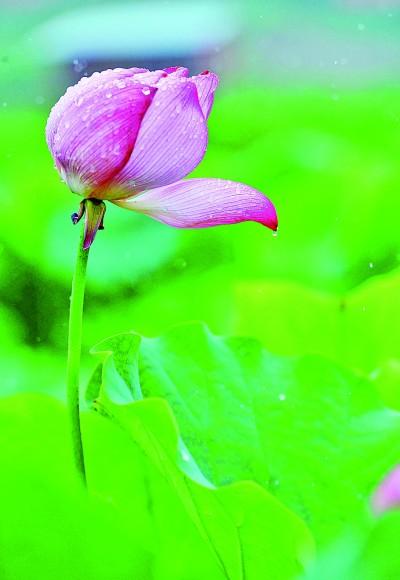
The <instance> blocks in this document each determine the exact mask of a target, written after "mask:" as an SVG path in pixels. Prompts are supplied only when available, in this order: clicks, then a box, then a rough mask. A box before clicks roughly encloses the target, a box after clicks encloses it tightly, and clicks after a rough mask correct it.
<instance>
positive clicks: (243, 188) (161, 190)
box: [114, 178, 278, 230]
mask: <svg viewBox="0 0 400 580" xmlns="http://www.w3.org/2000/svg"><path fill="white" fill-rule="evenodd" d="M114 203H115V204H116V205H119V206H120V207H124V208H126V209H130V210H133V211H137V212H140V213H144V214H147V215H149V216H151V217H153V218H155V219H156V220H158V221H160V222H163V223H165V224H168V225H170V226H174V227H176V228H207V227H211V226H219V225H226V224H235V223H239V222H244V221H254V222H259V223H260V224H262V225H264V226H267V227H268V228H271V229H272V230H276V229H277V227H278V218H277V215H276V210H275V207H274V205H273V203H272V202H271V201H270V200H269V199H268V198H267V197H265V195H263V194H262V193H261V192H260V191H258V190H257V189H254V188H252V187H250V186H248V185H244V184H243V183H236V182H234V181H226V180H224V179H200V178H199V179H185V180H182V181H178V182H177V183H172V184H170V185H166V186H164V187H158V188H157V189H152V190H150V191H146V192H144V193H142V194H140V195H137V196H135V197H132V198H131V199H123V200H116V201H114Z"/></svg>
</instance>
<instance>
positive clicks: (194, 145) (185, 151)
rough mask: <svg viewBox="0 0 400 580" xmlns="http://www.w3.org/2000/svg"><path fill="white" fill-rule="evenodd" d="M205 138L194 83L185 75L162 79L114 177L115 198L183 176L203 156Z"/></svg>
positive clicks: (165, 183) (205, 127)
mask: <svg viewBox="0 0 400 580" xmlns="http://www.w3.org/2000/svg"><path fill="white" fill-rule="evenodd" d="M207 138H208V134H207V125H206V123H205V120H204V116H203V113H202V110H201V108H200V104H199V99H198V96H197V89H196V86H195V84H194V83H192V82H191V81H190V80H189V79H185V78H180V79H169V78H167V79H162V80H161V81H160V82H159V84H158V90H157V93H156V94H155V96H154V99H153V102H152V104H151V106H150V107H149V109H148V111H147V113H146V114H145V116H144V118H143V121H142V124H141V127H140V130H139V134H138V136H137V140H136V144H135V148H134V150H133V153H132V156H131V158H130V159H129V161H128V163H127V164H126V165H125V167H124V168H123V169H122V170H121V172H120V173H119V174H118V175H116V176H115V177H114V180H113V186H114V187H115V191H116V194H115V195H114V194H113V195H114V198H117V195H118V198H123V197H130V196H132V195H133V194H135V193H139V192H141V191H144V190H146V189H152V188H154V187H160V186H162V185H168V184H169V183H174V182H176V181H178V180H179V179H182V178H183V177H186V175H188V173H190V172H191V171H193V169H194V168H195V167H196V166H197V165H198V164H199V163H200V161H201V160H202V159H203V157H204V153H205V151H206V147H207ZM114 187H113V189H114ZM118 198H117V199H118Z"/></svg>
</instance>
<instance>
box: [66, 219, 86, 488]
mask: <svg viewBox="0 0 400 580" xmlns="http://www.w3.org/2000/svg"><path fill="white" fill-rule="evenodd" d="M84 238H85V224H84V223H83V224H82V232H81V235H80V239H79V247H78V253H77V258H76V266H75V273H74V277H73V280H72V291H71V303H70V311H69V330H68V362H67V404H68V413H69V419H70V426H71V435H72V447H73V454H74V460H75V465H76V468H77V470H78V472H79V474H80V476H81V478H82V480H83V483H84V485H86V471H85V457H84V453H83V445H82V433H81V423H80V413H79V369H80V362H81V349H82V314H83V302H84V296H85V279H86V267H87V262H88V257H89V249H87V250H84V249H83V242H84Z"/></svg>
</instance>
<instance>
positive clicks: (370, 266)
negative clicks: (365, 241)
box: [368, 262, 374, 270]
mask: <svg viewBox="0 0 400 580" xmlns="http://www.w3.org/2000/svg"><path fill="white" fill-rule="evenodd" d="M373 267H374V263H373V262H369V264H368V268H369V269H370V270H372V268H373Z"/></svg>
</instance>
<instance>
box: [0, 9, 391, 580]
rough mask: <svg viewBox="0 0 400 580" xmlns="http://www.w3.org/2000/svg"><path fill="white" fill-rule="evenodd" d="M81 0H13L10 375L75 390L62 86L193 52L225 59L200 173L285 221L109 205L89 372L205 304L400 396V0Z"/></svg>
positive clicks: (8, 386)
mask: <svg viewBox="0 0 400 580" xmlns="http://www.w3.org/2000/svg"><path fill="white" fill-rule="evenodd" d="M81 4H82V3H81V2H77V1H75V0H72V1H69V2H58V1H53V2H49V1H46V0H41V1H40V2H39V1H36V2H33V1H32V2H30V1H24V2H23V1H20V2H17V1H11V0H10V1H9V2H4V1H3V2H2V6H1V11H2V18H1V19H0V32H1V34H0V38H1V40H0V70H1V75H0V94H1V98H0V105H1V106H0V128H1V133H0V134H1V139H0V212H1V214H0V215H1V228H0V250H1V251H0V273H1V278H0V280H1V282H0V322H1V324H0V336H1V344H2V349H1V351H0V370H1V377H2V385H1V395H2V396H4V395H9V394H13V393H21V392H35V393H37V392H46V393H51V394H54V395H56V396H57V397H59V398H63V397H64V377H65V351H66V341H67V336H66V333H67V316H68V305H69V293H70V281H71V276H72V271H73V262H74V256H75V251H76V244H77V238H78V231H77V229H76V228H74V227H73V226H72V225H71V222H70V214H71V213H72V212H74V211H76V209H77V206H78V203H79V198H78V197H77V196H74V195H73V194H72V193H70V192H69V191H68V190H67V188H66V186H65V185H64V184H63V183H61V181H60V178H59V176H58V174H57V172H56V171H55V170H54V168H53V163H52V159H51V157H50V154H49V152H48V150H47V147H46V143H45V139H44V128H45V124H46V119H47V116H48V113H49V110H50V108H51V106H52V105H53V104H54V102H55V101H56V100H57V99H58V97H59V96H60V95H61V94H62V93H63V92H64V91H65V89H66V87H67V86H68V85H70V84H73V83H74V82H76V81H77V80H78V79H79V78H80V77H81V76H82V75H88V74H91V72H93V71H94V70H101V69H103V68H107V67H114V66H146V67H147V68H150V69H153V68H159V67H166V66H172V65H184V66H189V67H190V69H191V71H192V72H193V73H198V72H200V71H201V70H203V69H205V68H210V69H212V70H215V71H216V72H217V73H218V74H219V75H220V88H219V89H218V92H217V94H216V99H215V106H214V109H213V112H212V115H211V117H210V122H209V131H210V142H209V147H208V151H207V154H206V157H205V159H204V161H203V162H202V163H201V164H200V166H199V167H198V168H197V169H196V170H195V172H194V173H193V175H195V176H198V177H221V178H227V179H232V180H236V181H241V182H244V183H248V184H250V185H253V186H254V187H257V188H258V189H260V190H261V191H263V192H265V193H266V194H267V195H268V197H270V198H271V199H272V200H273V201H274V203H275V205H276V207H277V210H278V215H279V220H280V227H279V232H278V235H277V236H274V235H273V234H272V233H271V232H270V231H269V230H266V229H264V228H262V227H261V226H259V225H258V224H248V223H247V224H240V225H236V226H228V227H219V228H214V229H209V230H194V231H180V230H175V229H172V228H169V227H168V226H165V225H162V224H159V223H157V222H155V221H152V220H151V219H149V218H147V217H145V216H140V215H134V214H132V213H130V212H125V211H124V210H122V209H120V208H117V207H114V206H110V207H108V210H107V215H106V229H105V230H104V232H100V233H99V234H98V236H97V238H96V242H95V244H94V246H93V248H92V251H91V256H90V265H89V273H88V289H87V297H86V312H85V324H84V352H83V376H84V377H85V378H87V377H88V376H89V374H90V373H91V371H92V369H93V366H94V364H93V361H92V357H91V356H90V355H89V350H90V348H91V347H92V346H93V345H94V344H95V343H97V342H99V341H100V340H102V339H104V338H105V337H107V336H109V335H111V334H115V333H118V332H124V331H129V330H134V331H137V332H139V333H141V334H144V335H145V336H149V337H153V336H157V335H159V334H161V333H163V332H165V331H166V330H167V329H168V328H170V327H171V326H172V325H175V324H177V323H180V322H184V321H194V320H201V321H204V322H206V323H207V324H208V326H209V327H210V329H211V330H212V331H213V332H214V333H216V334H221V335H241V336H251V337H254V338H256V339H258V340H260V341H261V343H262V344H263V345H264V346H265V347H266V348H267V349H268V351H270V352H271V353H273V354H277V355H291V356H292V355H293V356H294V355H321V356H322V357H324V358H325V359H327V361H328V362H329V361H330V362H333V363H335V364H337V365H339V367H342V368H344V369H346V370H345V371H344V372H349V373H353V375H354V376H355V377H356V379H355V380H358V379H359V380H360V381H361V380H364V379H368V380H369V381H370V383H371V384H372V385H373V388H374V389H375V394H376V396H377V397H378V399H379V400H380V402H381V403H383V404H385V405H386V406H388V407H389V408H390V409H392V410H393V411H394V410H397V411H398V410H400V195H399V189H400V164H399V151H400V85H399V81H398V79H399V73H400V8H399V6H398V3H397V2H394V1H392V2H390V1H389V0H388V1H384V0H382V1H378V0H376V1H372V0H365V1H363V0H358V1H357V0H353V1H351V0H347V1H345V0H341V1H340V0H336V1H334V0H332V1H328V0H326V1H320V2H317V1H312V0H302V1H295V0H293V1H291V2H290V1H284V0H282V1H278V0H276V1H270V2H257V1H254V2H244V1H243V2H227V3H224V2H218V1H214V2H211V1H210V2H200V1H196V2H178V1H172V0H171V1H167V2H162V1H160V2H152V1H150V2H144V1H143V2H130V3H121V4H120V3H106V2H98V1H94V0H92V1H88V2H86V3H85V6H84V7H82V6H81ZM352 380H353V379H352ZM357 384H358V383H357ZM368 393H369V391H368ZM304 396H306V394H305V395H304ZM369 396H370V394H368V395H365V397H366V398H368V397H369ZM323 397H324V394H323V393H321V400H322V399H323ZM324 419H325V418H324V417H323V416H322V417H321V421H324ZM367 431H368V427H367ZM398 456H399V458H400V450H399V453H398ZM395 525H396V526H397V527H398V523H397V522H395ZM396 529H397V528H396ZM376 534H377V536H379V534H382V535H383V536H382V537H384V534H385V531H384V530H383V531H382V530H381V531H379V530H378V531H377V532H376ZM382 537H381V536H379V537H378V540H377V543H375V544H374V545H380V544H379V542H383V543H384V540H382ZM371 541H372V542H373V540H371ZM340 549H341V548H340ZM365 549H367V548H365ZM323 565H326V568H321V570H320V571H319V573H318V572H317V573H316V574H317V575H316V578H317V577H318V578H324V579H325V578H328V577H329V578H330V577H332V578H339V577H340V578H344V577H345V575H344V573H342V572H340V570H338V569H335V572H334V574H333V575H332V576H328V570H329V569H330V566H331V560H330V556H329V554H328V555H327V556H326V562H325V563H324V562H323V563H322V564H321V566H323ZM379 574H381V572H380V573H378V575H377V576H374V575H372V576H371V578H376V577H381V576H379ZM388 574H389V572H388ZM364 577H367V576H366V575H365V576H363V578H364ZM382 577H384V578H386V577H388V578H389V577H393V576H382ZM394 577H396V576H394ZM368 578H369V576H368Z"/></svg>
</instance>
